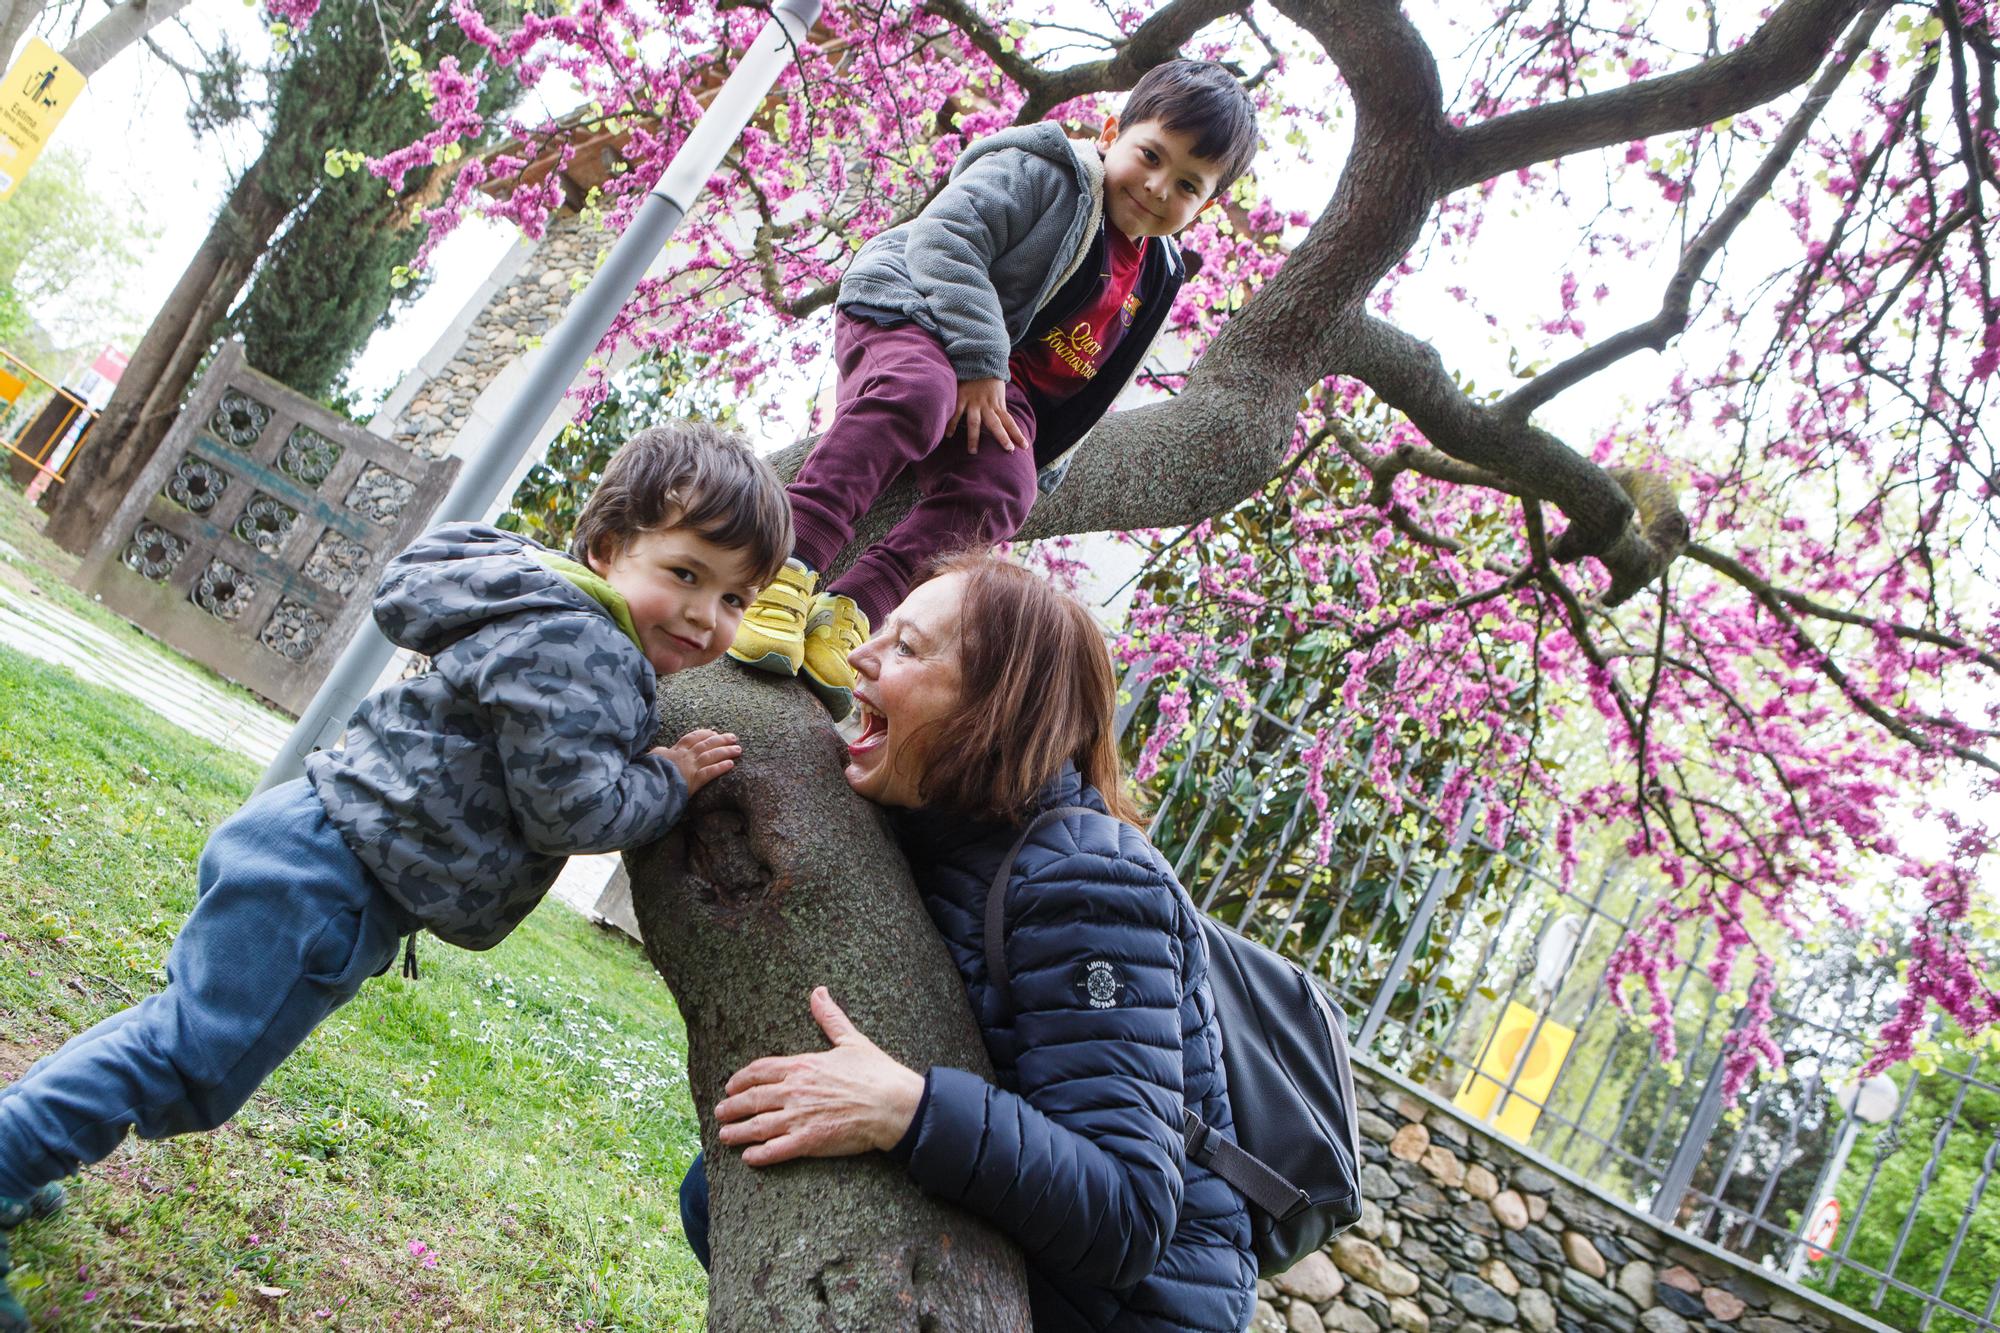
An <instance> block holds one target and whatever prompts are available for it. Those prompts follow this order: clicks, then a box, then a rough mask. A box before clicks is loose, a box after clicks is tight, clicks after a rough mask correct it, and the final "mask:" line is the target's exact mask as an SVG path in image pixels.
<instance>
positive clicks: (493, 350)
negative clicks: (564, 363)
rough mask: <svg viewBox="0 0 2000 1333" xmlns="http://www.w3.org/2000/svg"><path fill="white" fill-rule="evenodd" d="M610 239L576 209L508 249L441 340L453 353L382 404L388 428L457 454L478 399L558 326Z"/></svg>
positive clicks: (431, 452) (425, 446) (427, 451)
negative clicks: (490, 280) (533, 239)
mask: <svg viewBox="0 0 2000 1333" xmlns="http://www.w3.org/2000/svg"><path fill="white" fill-rule="evenodd" d="M605 244H606V237H605V235H604V233H603V232H602V231H600V230H598V228H597V227H595V226H593V225H586V223H585V222H584V220H583V219H582V218H581V217H580V216H579V215H578V214H576V213H574V212H569V211H564V212H562V213H559V214H557V215H556V216H554V217H552V218H550V219H549V226H548V231H547V232H546V233H545V234H544V235H543V237H542V239H541V241H540V242H538V243H536V244H535V245H533V246H532V247H530V246H527V245H525V244H524V245H523V246H522V247H521V248H520V251H519V252H518V253H517V254H515V255H510V256H509V260H508V262H507V264H506V265H505V266H504V269H503V272H502V273H500V274H498V275H496V277H497V278H498V281H497V282H496V284H495V285H494V286H493V287H492V288H491V289H490V290H482V291H481V293H480V294H479V296H478V297H476V298H475V300H474V302H473V303H472V305H471V306H470V307H469V308H468V313H469V316H470V318H469V322H465V323H463V324H460V325H455V326H454V327H453V329H452V330H451V331H450V332H448V333H447V334H446V336H445V339H444V340H443V342H442V343H441V346H444V347H445V348H446V349H447V355H448V358H449V359H447V360H445V361H444V362H443V363H442V364H440V365H425V366H421V367H419V372H420V373H419V374H418V375H416V376H412V377H411V378H410V380H406V381H405V383H404V384H401V385H398V386H397V391H396V392H395V393H393V394H392V395H391V396H390V398H389V400H388V401H387V402H385V403H384V404H383V409H382V413H381V414H378V415H382V416H383V418H384V419H385V420H387V421H389V422H391V423H392V424H391V425H390V428H389V430H388V431H386V432H384V433H386V434H387V435H388V437H389V438H390V439H392V440H394V441H395V442H396V443H398V444H400V445H402V446H403V447H404V448H406V449H410V450H413V451H414V452H416V453H418V454H420V455H422V456H424V457H426V458H441V457H443V456H444V455H445V454H446V453H449V452H453V449H452V444H453V441H454V440H455V439H456V437H457V436H458V434H459V432H460V431H461V430H462V429H463V428H464V427H465V424H466V422H467V420H468V419H469V418H470V416H471V415H472V406H473V403H474V402H475V401H476V400H477V399H478V398H479V396H480V395H481V394H482V393H484V392H485V391H486V388H487V386H488V385H489V384H491V383H492V382H493V379H494V378H495V376H497V375H498V374H499V373H500V372H501V371H502V370H503V369H505V368H506V367H507V366H509V365H510V364H512V363H513V362H514V361H515V360H516V359H518V358H519V357H520V356H521V354H522V353H523V352H525V351H526V350H528V349H529V348H530V347H532V346H534V344H535V342H536V341H537V340H538V339H540V338H541V337H542V336H543V335H544V334H546V333H547V332H548V331H549V330H550V329H551V328H553V327H554V326H555V322H556V320H557V318H558V317H559V316H560V315H561V314H562V312H563V310H564V309H565V308H566V307H567V306H568V305H569V301H570V297H571V296H572V295H573V294H574V292H575V291H576V290H577V288H578V287H579V286H580V285H581V284H582V283H583V282H584V281H585V280H587V279H588V278H589V277H590V275H591V274H592V273H593V272H594V271H595V270H596V265H597V252H598V250H599V249H601V248H602V247H603V246H604V245H605ZM454 343H455V345H454ZM426 360H427V361H428V360H429V358H426ZM376 429H378V430H379V429H380V427H376ZM458 452H461V453H462V452H464V451H463V450H459V451H458Z"/></svg>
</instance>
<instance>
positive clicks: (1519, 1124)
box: [1451, 1000, 1576, 1143]
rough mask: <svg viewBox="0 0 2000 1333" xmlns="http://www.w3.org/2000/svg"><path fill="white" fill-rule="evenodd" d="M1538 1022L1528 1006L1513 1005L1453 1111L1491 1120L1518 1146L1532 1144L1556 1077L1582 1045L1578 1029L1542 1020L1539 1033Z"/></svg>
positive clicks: (1508, 1005) (1470, 1075)
mask: <svg viewBox="0 0 2000 1333" xmlns="http://www.w3.org/2000/svg"><path fill="white" fill-rule="evenodd" d="M1538 1018H1540V1015H1538V1014H1536V1013H1535V1011H1534V1010H1532V1009H1530V1008H1528V1007H1527V1006H1526V1005H1523V1004H1517V1003H1515V1002H1514V1001H1512V1000H1509V1001H1508V1002H1507V1010H1506V1012H1505V1013H1503V1014H1502V1015H1501V1016H1500V1026H1499V1028H1498V1030H1496V1031H1495V1032H1494V1033H1493V1036H1492V1039H1491V1040H1489V1041H1488V1042H1487V1043H1486V1052H1485V1054H1484V1055H1483V1056H1481V1058H1480V1061H1479V1069H1478V1070H1477V1072H1475V1073H1471V1074H1468V1075H1466V1078H1465V1082H1464V1084H1462V1085H1461V1086H1460V1087H1459V1090H1458V1095H1457V1096H1456V1097H1453V1098H1452V1099H1451V1104H1452V1105H1453V1106H1456V1107H1457V1108H1458V1109H1459V1110H1461V1111H1464V1112H1466V1113H1467V1114H1469V1115H1471V1116H1472V1117H1473V1118H1474V1119H1475V1120H1485V1119H1488V1118H1489V1117H1490V1118H1491V1119H1492V1121H1493V1128H1495V1129H1497V1130H1499V1131H1500V1132H1501V1133H1502V1134H1505V1135H1506V1136H1507V1137H1508V1138H1510V1139H1512V1140H1514V1141H1515V1142H1516V1143H1526V1142H1527V1141H1528V1135H1529V1134H1530V1133H1532V1132H1533V1131H1534V1128H1535V1121H1536V1120H1537V1119H1539V1118H1540V1117H1541V1114H1542V1107H1543V1106H1545V1105H1547V1103H1548V1099H1549V1093H1550V1092H1551V1091H1553V1090H1554V1089H1555V1086H1556V1075H1557V1074H1559V1073H1561V1072H1562V1066H1563V1061H1564V1060H1565V1059H1566V1058H1568V1056H1569V1048H1570V1046H1571V1044H1572V1043H1574V1042H1575V1041H1576V1029H1575V1028H1571V1027H1565V1026H1564V1025H1563V1024H1561V1023H1558V1022H1556V1021H1555V1020H1554V1019H1552V1018H1551V1019H1541V1030H1540V1031H1536V1028H1535V1024H1536V1021H1537V1019H1538ZM1530 1033H1534V1038H1535V1040H1534V1045H1532V1046H1529V1047H1528V1052H1527V1057H1526V1058H1525V1059H1523V1058H1522V1054H1521V1048H1522V1047H1523V1046H1528V1035H1529V1034H1530ZM1517 1066H1518V1068H1517ZM1510 1080H1511V1081H1512V1082H1513V1085H1514V1086H1513V1089H1512V1091H1511V1092H1510V1091H1509V1090H1508V1087H1507V1084H1508V1082H1509V1081H1510ZM1503 1092H1504V1093H1507V1094H1508V1095H1507V1097H1506V1099H1505V1102H1504V1104H1503V1105H1502V1106H1501V1107H1500V1114H1499V1115H1497V1116H1496V1115H1493V1104H1494V1103H1495V1102H1497V1101H1501V1094H1502V1093H1503Z"/></svg>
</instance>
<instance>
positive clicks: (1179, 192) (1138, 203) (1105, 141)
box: [1097, 116, 1222, 241]
mask: <svg viewBox="0 0 2000 1333" xmlns="http://www.w3.org/2000/svg"><path fill="white" fill-rule="evenodd" d="M1097 151H1098V152H1099V153H1101V154H1103V156H1104V211H1105V214H1106V215H1107V216H1108V217H1109V218H1110V219H1111V225H1112V226H1114V227H1116V228H1118V230H1120V231H1122V232H1124V233H1125V234H1126V235H1127V236H1130V237H1131V238H1132V239H1133V240H1135V241H1136V240H1138V239H1139V238H1140V237H1141V236H1172V235H1173V234H1175V233H1176V232H1178V231H1180V229H1181V228H1183V227H1185V226H1187V224H1188V223H1190V222H1193V221H1194V219H1195V214H1197V213H1199V212H1201V210H1202V209H1204V208H1206V207H1208V206H1209V205H1210V204H1211V203H1213V202H1215V191H1216V187H1217V185H1218V184H1219V183H1220V182H1221V180H1222V167H1221V164H1220V163H1218V162H1216V161H1214V160H1213V159H1210V158H1206V157H1196V156H1195V152H1194V136H1193V135H1192V134H1185V133H1182V132H1181V131H1178V130H1170V129H1168V128H1167V127H1166V126H1165V125H1163V124H1161V123H1160V122H1159V121H1157V120H1142V121H1140V122H1139V123H1138V124H1137V125H1120V124H1119V123H1118V117H1116V116H1107V117H1105V120H1104V133H1103V134H1101V135H1099V136H1098V139H1097Z"/></svg>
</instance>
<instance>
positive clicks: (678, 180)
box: [257, 0, 820, 791]
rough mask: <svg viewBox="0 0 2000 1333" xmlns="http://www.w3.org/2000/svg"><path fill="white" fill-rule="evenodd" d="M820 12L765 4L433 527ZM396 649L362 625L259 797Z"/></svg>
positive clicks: (533, 429)
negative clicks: (761, 19) (751, 38)
mask: <svg viewBox="0 0 2000 1333" xmlns="http://www.w3.org/2000/svg"><path fill="white" fill-rule="evenodd" d="M819 10H820V0H778V3H777V4H775V5H773V6H772V7H771V21H770V22H769V23H766V24H765V25H764V30H763V31H762V32H760V33H758V34H757V40H756V41H755V42H753V43H751V46H750V49H749V50H748V51H747V52H745V53H744V56H743V59H742V60H741V61H740V62H739V63H738V64H737V66H736V68H735V70H733V71H732V72H731V73H730V75H729V80H728V82H726V83H724V84H723V85H722V87H721V89H720V90H719V91H717V93H716V95H715V100H714V101H712V102H710V103H709V106H708V110H707V111H706V112H705V113H704V114H703V115H702V118H701V119H700V121H698V122H697V123H696V124H695V127H694V130H693V131H692V132H691V133H690V134H689V135H688V137H687V139H686V140H685V141H684V142H683V143H682V144H681V146H680V151H679V152H677V153H675V154H674V158H673V161H671V162H669V163H667V169H666V170H665V171H664V172H662V173H661V175H660V180H659V183H658V184H656V185H655V186H653V188H652V191H651V192H650V193H649V194H648V195H647V196H646V200H645V202H644V203H642V204H641V205H640V206H639V211H638V212H637V213H635V214H633V217H632V222H631V224H630V225H629V226H627V227H626V228H625V234H624V235H623V236H620V237H619V238H618V244H617V245H616V246H614V247H612V251H611V254H610V256H609V257H608V258H606V259H605V261H604V267H603V268H602V269H600V270H598V273H597V276H596V277H594V278H592V279H591V281H590V285H589V286H587V287H585V288H584V289H583V290H582V291H581V292H578V293H577V295H576V299H575V300H574V301H572V302H570V306H569V309H568V310H567V311H566V312H564V314H563V317H562V321H561V322H560V323H558V324H557V325H556V328H555V331H554V332H553V333H551V334H550V335H549V337H548V339H547V341H546V343H545V344H544V347H543V354H542V356H541V358H540V359H539V360H538V361H537V362H536V364H535V366H534V369H533V370H531V371H530V372H529V374H528V378H527V382H526V383H524V384H523V385H522V386H521V389H520V391H519V392H518V393H516V394H515V395H514V399H513V401H512V402H511V403H509V404H508V406H507V410H506V411H505V412H503V413H502V414H501V417H500V421H499V422H498V424H496V425H495V426H494V428H493V434H492V437H491V438H489V439H488V440H487V442H486V443H485V444H484V445H483V446H481V448H480V450H479V452H478V453H477V454H475V455H473V457H472V458H471V459H470V460H469V461H468V462H467V463H466V466H465V470H464V471H462V472H460V473H459V474H458V480H457V481H455V482H453V483H452V487H451V490H450V491H449V492H448V493H447V494H446V495H445V497H444V499H443V500H442V501H440V502H439V504H438V507H437V509H436V510H435V511H433V512H432V514H431V522H432V525H433V526H435V525H437V524H439V523H451V522H455V521H460V520H466V519H477V518H483V517H485V515H486V512H487V510H488V509H489V508H490V507H491V505H492V503H493V499H494V497H495V496H496V495H497V494H498V493H499V490H500V487H501V486H502V485H504V484H505V483H506V480H507V478H508V477H510V476H512V475H513V472H514V466H515V464H517V463H518V462H520V460H521V456H522V455H523V454H525V453H526V452H527V451H528V446H529V445H530V444H531V443H533V441H534V438H535V436H536V434H537V433H538V432H539V431H540V430H541V428H542V425H543V423H544V422H546V421H547V420H548V419H549V416H550V414H551V413H553V412H554V411H555V410H556V408H557V407H558V406H559V405H560V404H561V403H562V399H563V395H564V394H565V393H567V392H569V386H570V385H571V384H572V383H573V382H574V381H575V379H576V377H577V374H578V372H580V371H581V370H582V369H583V366H584V363H585V362H586V361H587V360H589V359H590V354H591V353H592V352H594V351H595V350H597V344H598V343H599V342H600V341H601V340H602V339H603V337H604V335H605V333H606V331H608V330H609V329H610V328H611V321H612V320H613V319H615V318H617V315H618V311H619V308H620V307H621V306H623V305H624V304H625V300H626V298H627V297H629V296H631V294H632V291H633V289H634V288H636V287H637V286H638V285H639V280H640V279H641V278H643V277H645V276H646V270H647V269H649V268H651V267H652V265H653V260H654V258H655V257H656V256H657V255H658V254H659V253H660V249H661V247H662V246H664V245H665V244H666V241H667V238H668V237H669V236H671V235H672V234H673V232H674V228H676V227H677V226H679V225H680V222H681V219H682V218H684V217H686V216H687V211H688V208H689V206H690V205H691V204H693V202H694V200H695V198H696V197H697V196H698V195H699V194H700V193H701V191H702V187H703V186H705V185H706V184H707V183H708V178H709V177H710V176H712V175H714V174H715V170H716V168H717V167H719V166H721V165H722V156H723V154H724V153H727V152H728V151H729V146H730V145H731V144H733V143H735V142H736V138H737V136H738V135H740V134H742V133H743V127H744V126H745V125H747V124H749V123H750V117H751V116H752V115H753V114H755V112H756V110H757V108H758V107H759V106H761V105H763V101H764V98H765V97H766V96H767V95H768V94H769V93H770V91H771V85H772V84H774V83H776V82H777V81H778V75H780V74H782V73H783V72H784V70H785V67H786V66H787V65H789V64H790V63H791V62H792V60H793V59H794V57H795V55H796V53H797V51H798V49H799V47H800V45H801V44H802V43H803V42H804V41H805V36H806V33H807V32H808V31H809V30H810V29H811V28H812V25H813V22H814V20H815V19H817V18H818V17H819ZM395 651H396V649H395V645H393V644H391V643H390V642H389V641H388V640H387V639H385V638H383V637H382V632H381V631H380V630H378V629H377V628H376V627H375V622H374V621H373V620H372V619H370V620H364V621H362V623H361V627H360V629H359V630H358V631H356V633H355V635H354V637H353V638H352V639H350V640H349V641H348V644H347V648H346V651H344V652H343V653H341V655H340V660H339V661H338V662H336V663H334V666H333V669H332V670H331V671H329V672H328V673H327V676H326V679H325V680H324V681H322V682H321V683H320V687H319V691H318V693H316V694H314V695H313V699H312V702H311V703H309V704H307V705H306V709H305V712H303V713H301V714H300V715H299V721H298V725H297V726H295V727H293V728H292V734H291V735H290V736H288V737H286V738H285V743H284V745H283V746H281V747H280V748H279V750H278V756H277V758H275V759H273V760H272V761H271V766H270V767H269V768H267V769H265V770H264V776H263V777H262V778H261V779H260V780H259V781H258V783H257V790H258V791H265V790H267V789H269V788H271V787H275V786H277V785H278V784H279V783H281V782H289V781H290V780H291V779H293V778H295V777H298V776H299V775H300V774H302V773H304V772H305V762H306V756H307V755H309V754H311V753H312V752H313V751H314V750H317V749H319V748H320V747H321V746H323V745H327V744H330V743H332V742H333V741H334V740H336V739H338V738H339V736H340V733H341V732H343V731H345V730H346V729H347V719H348V718H350V717H352V716H353V715H354V710H355V709H356V708H357V707H359V706H360V704H361V701H362V699H363V698H365V697H366V695H367V692H368V690H369V688H370V687H372V686H373V685H374V683H375V681H376V678H377V677H379V676H380V675H381V674H382V668H383V667H385V666H387V665H388V663H389V658H390V657H391V656H393V655H394V653H395Z"/></svg>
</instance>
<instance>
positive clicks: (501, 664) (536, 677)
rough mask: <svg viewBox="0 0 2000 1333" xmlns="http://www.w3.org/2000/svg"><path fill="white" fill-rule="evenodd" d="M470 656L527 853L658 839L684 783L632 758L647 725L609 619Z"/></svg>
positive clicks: (543, 632)
mask: <svg viewBox="0 0 2000 1333" xmlns="http://www.w3.org/2000/svg"><path fill="white" fill-rule="evenodd" d="M478 637H480V638H484V637H485V636H483V635H482V636H478ZM468 646H472V645H470V644H469V645H468ZM477 648H478V649H479V650H480V653H479V659H478V663H477V666H476V668H475V671H474V675H473V683H474V687H475V689H476V691H477V694H478V697H479V701H480V703H481V705H483V706H484V708H485V710H486V715H487V718H488V721H489V724H490V726H491V727H492V731H493V736H494V740H495V748H496V750H497V751H498V754H499V759H500V769H501V775H502V777H503V778H504V780H505V783H506V790H507V804H508V806H509V807H510V808H511V809H512V811H513V814H514V821H515V823H516V824H517V825H518V826H519V827H520V830H521V835H522V837H523V839H524V840H525V841H526V842H527V844H528V846H529V847H531V848H532V849H533V850H535V851H537V852H541V853H543V854H545V855H550V856H566V855H571V854H574V853H578V852H609V851H618V850H620V849H623V848H626V847H637V846H640V845H642V844H644V843H648V842H652V841H655V840H656V839H658V838H661V837H664V836H665V835H666V833H667V831H668V830H669V829H671V828H672V827H673V826H674V824H675V822H676V821H677V820H679V819H680V817H681V812H682V810H684V809H685V808H686V806H687V797H688V793H687V783H686V782H685V781H683V780H682V778H681V775H680V772H679V770H677V769H676V768H675V767H674V766H673V765H672V764H670V763H668V762H667V761H666V759H665V758H663V757H661V756H660V755H656V754H653V753H652V752H651V751H650V749H649V750H646V751H644V752H642V753H641V754H640V755H639V757H638V758H636V759H634V758H632V757H631V755H632V751H633V750H634V749H635V748H637V743H638V738H640V737H650V736H651V735H652V732H653V726H654V722H653V717H652V709H651V704H650V700H649V699H648V697H647V693H646V691H645V689H644V688H643V687H642V684H641V682H639V681H637V680H634V679H632V672H631V669H630V667H629V665H628V661H629V659H630V658H631V655H632V651H631V646H630V644H629V643H627V642H626V641H625V639H624V636H623V635H622V634H621V633H620V631H619V630H618V628H617V627H616V626H615V625H613V624H612V623H611V621H610V619H609V618H608V617H605V616H599V615H593V614H589V613H577V614H572V615H557V616H546V617H540V618H538V619H537V621H536V622H535V623H534V624H532V625H529V626H526V627H523V628H517V629H508V630H505V631H503V632H502V633H500V634H498V635H496V636H495V637H494V639H493V641H492V642H490V643H479V644H477Z"/></svg>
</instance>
